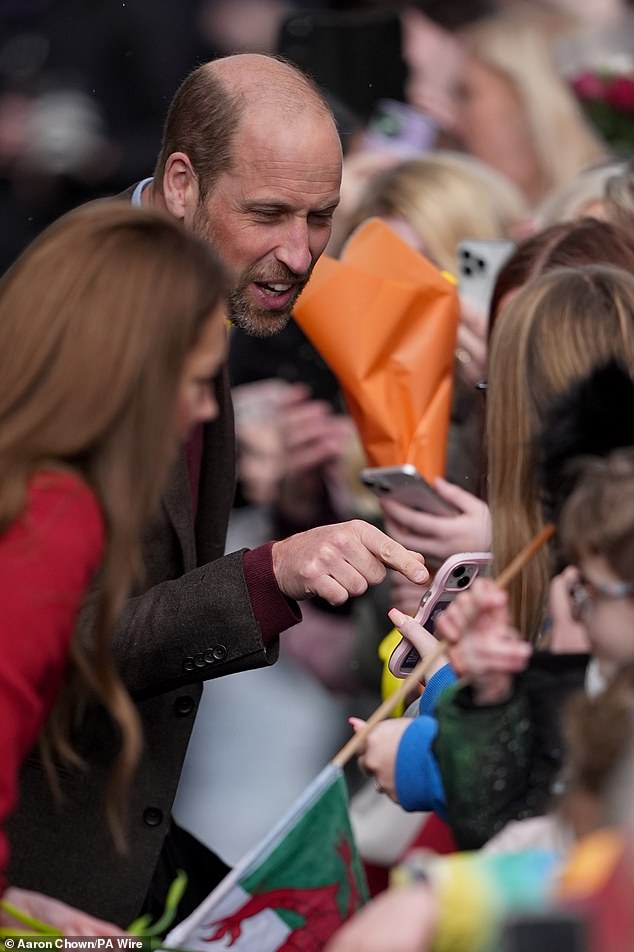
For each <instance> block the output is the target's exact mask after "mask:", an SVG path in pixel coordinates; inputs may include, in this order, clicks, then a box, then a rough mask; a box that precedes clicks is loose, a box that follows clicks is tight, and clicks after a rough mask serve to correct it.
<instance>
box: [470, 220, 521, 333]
mask: <svg viewBox="0 0 634 952" xmlns="http://www.w3.org/2000/svg"><path fill="white" fill-rule="evenodd" d="M514 250H515V243H514V242H513V241H503V240H499V241H494V240H491V241H485V240H484V239H482V240H476V239H465V240H464V241H460V242H458V293H459V295H460V299H461V300H464V301H467V302H468V303H469V304H473V305H474V307H476V308H477V309H478V311H480V313H482V314H486V315H488V313H489V307H490V305H491V298H492V296H493V289H494V287H495V281H496V278H497V276H498V271H499V270H500V268H501V267H502V265H503V264H504V263H505V261H506V260H507V259H508V258H510V256H511V255H512V254H513V251H514Z"/></svg>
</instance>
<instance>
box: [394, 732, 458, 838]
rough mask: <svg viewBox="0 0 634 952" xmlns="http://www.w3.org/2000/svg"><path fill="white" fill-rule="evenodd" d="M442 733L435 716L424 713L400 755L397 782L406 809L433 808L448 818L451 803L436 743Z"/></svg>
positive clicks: (402, 744) (406, 737)
mask: <svg viewBox="0 0 634 952" xmlns="http://www.w3.org/2000/svg"><path fill="white" fill-rule="evenodd" d="M437 733H438V722H437V721H436V719H435V718H434V717H429V716H428V715H425V714H421V716H420V717H417V718H415V720H413V721H412V723H411V724H410V725H409V727H408V728H407V730H406V731H405V733H404V734H403V736H402V738H401V742H400V744H399V747H398V752H397V754H396V767H395V778H394V779H395V782H396V793H397V796H398V801H399V803H400V804H401V806H402V807H403V809H404V810H408V811H410V812H415V811H417V810H433V811H434V813H437V814H438V816H439V817H441V818H442V819H443V820H446V819H447V806H446V798H445V790H444V787H443V782H442V777H441V776H440V771H439V769H438V762H437V761H436V757H435V756H434V753H433V751H432V744H433V743H434V740H435V739H436V734H437Z"/></svg>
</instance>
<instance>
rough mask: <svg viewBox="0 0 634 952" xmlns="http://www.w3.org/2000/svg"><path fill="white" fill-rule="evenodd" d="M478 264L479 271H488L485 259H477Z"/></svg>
mask: <svg viewBox="0 0 634 952" xmlns="http://www.w3.org/2000/svg"><path fill="white" fill-rule="evenodd" d="M476 264H477V266H478V269H479V270H480V271H485V270H486V266H487V263H486V261H485V260H484V258H477V259H476Z"/></svg>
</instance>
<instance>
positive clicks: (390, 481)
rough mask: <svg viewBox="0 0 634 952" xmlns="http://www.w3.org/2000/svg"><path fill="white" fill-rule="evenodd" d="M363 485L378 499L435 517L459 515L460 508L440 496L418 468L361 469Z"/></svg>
mask: <svg viewBox="0 0 634 952" xmlns="http://www.w3.org/2000/svg"><path fill="white" fill-rule="evenodd" d="M361 482H362V483H363V484H364V485H365V486H368V488H369V489H371V490H372V491H373V492H374V493H376V495H377V496H379V497H380V498H384V499H396V501H397V502H400V503H402V504H403V505H404V506H409V507H410V508H411V509H418V510H419V512H429V513H431V514H432V515H434V516H457V515H458V513H459V511H460V510H459V509H456V507H455V506H452V505H451V503H449V502H447V501H446V500H445V499H443V498H442V496H439V495H438V493H437V492H436V490H435V489H434V487H433V486H430V485H429V483H428V482H427V480H426V479H423V477H422V476H421V474H420V473H419V472H418V470H417V469H416V467H415V466H412V465H411V464H410V463H406V464H405V465H404V466H370V467H368V468H366V469H362V470H361Z"/></svg>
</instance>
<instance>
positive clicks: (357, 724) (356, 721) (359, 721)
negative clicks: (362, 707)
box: [348, 717, 365, 734]
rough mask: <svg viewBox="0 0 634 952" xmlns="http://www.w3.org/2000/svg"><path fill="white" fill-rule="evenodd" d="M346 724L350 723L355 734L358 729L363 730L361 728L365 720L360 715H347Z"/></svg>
mask: <svg viewBox="0 0 634 952" xmlns="http://www.w3.org/2000/svg"><path fill="white" fill-rule="evenodd" d="M348 724H349V725H350V727H351V728H352V730H353V731H354V732H355V734H358V733H359V731H360V730H363V728H364V727H365V721H364V720H363V718H361V717H349V718H348Z"/></svg>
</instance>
